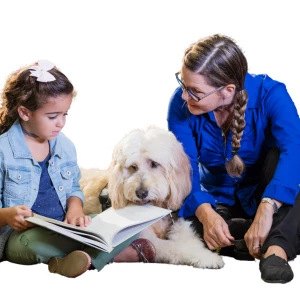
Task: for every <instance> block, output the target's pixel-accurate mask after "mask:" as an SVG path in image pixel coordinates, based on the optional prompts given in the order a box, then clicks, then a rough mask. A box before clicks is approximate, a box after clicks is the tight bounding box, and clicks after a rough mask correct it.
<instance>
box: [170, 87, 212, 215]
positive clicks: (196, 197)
mask: <svg viewBox="0 0 300 300" xmlns="http://www.w3.org/2000/svg"><path fill="white" fill-rule="evenodd" d="M181 94H182V91H181V88H178V89H176V90H175V92H174V94H173V95H172V97H171V100H170V103H169V109H168V116H167V121H168V129H169V130H170V131H172V132H173V133H174V134H175V136H176V138H177V139H178V140H179V141H180V142H181V143H182V145H183V148H184V150H185V152H186V154H187V155H188V156H189V159H190V162H191V166H192V170H193V177H192V191H191V193H190V194H189V196H188V197H187V198H186V199H185V202H184V203H183V206H182V207H181V209H180V211H179V215H180V216H182V217H189V216H193V215H195V211H196V210H197V208H198V207H199V205H201V204H203V203H209V204H211V205H212V206H213V207H215V205H216V204H215V200H214V198H213V196H212V195H210V194H209V193H207V192H205V191H202V190H201V187H200V175H199V167H198V149H197V146H196V142H195V139H194V136H193V131H192V128H191V127H190V125H189V119H188V110H187V108H186V106H185V105H184V100H183V99H182V98H181Z"/></svg>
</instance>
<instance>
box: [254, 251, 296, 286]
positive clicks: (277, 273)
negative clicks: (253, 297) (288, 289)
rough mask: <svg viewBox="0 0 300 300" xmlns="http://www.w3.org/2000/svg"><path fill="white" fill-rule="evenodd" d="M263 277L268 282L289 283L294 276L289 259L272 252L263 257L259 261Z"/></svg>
mask: <svg viewBox="0 0 300 300" xmlns="http://www.w3.org/2000/svg"><path fill="white" fill-rule="evenodd" d="M259 270H260V272H261V279H262V280H263V281H265V282H268V283H287V282H289V281H291V280H292V279H293V278H294V273H293V270H292V268H291V267H290V265H289V264H288V262H287V261H285V260H284V259H282V258H281V257H279V256H277V255H275V254H272V255H270V256H268V257H267V258H264V257H261V259H260V262H259Z"/></svg>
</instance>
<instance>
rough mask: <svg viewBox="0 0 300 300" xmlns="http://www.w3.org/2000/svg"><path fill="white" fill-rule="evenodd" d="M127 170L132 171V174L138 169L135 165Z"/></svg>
mask: <svg viewBox="0 0 300 300" xmlns="http://www.w3.org/2000/svg"><path fill="white" fill-rule="evenodd" d="M129 170H130V171H132V172H136V171H137V170H138V167H137V165H131V166H130V167H129Z"/></svg>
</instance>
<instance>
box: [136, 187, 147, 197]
mask: <svg viewBox="0 0 300 300" xmlns="http://www.w3.org/2000/svg"><path fill="white" fill-rule="evenodd" d="M135 194H136V195H137V196H138V197H139V199H145V198H146V197H147V196H148V191H147V190H145V189H138V190H136V191H135Z"/></svg>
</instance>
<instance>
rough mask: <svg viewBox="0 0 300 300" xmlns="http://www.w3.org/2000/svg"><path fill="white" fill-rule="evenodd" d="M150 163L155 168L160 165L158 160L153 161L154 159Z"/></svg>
mask: <svg viewBox="0 0 300 300" xmlns="http://www.w3.org/2000/svg"><path fill="white" fill-rule="evenodd" d="M150 164H151V168H153V169H154V168H157V167H158V166H159V163H157V162H156V161H153V160H152V161H151V163H150Z"/></svg>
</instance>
